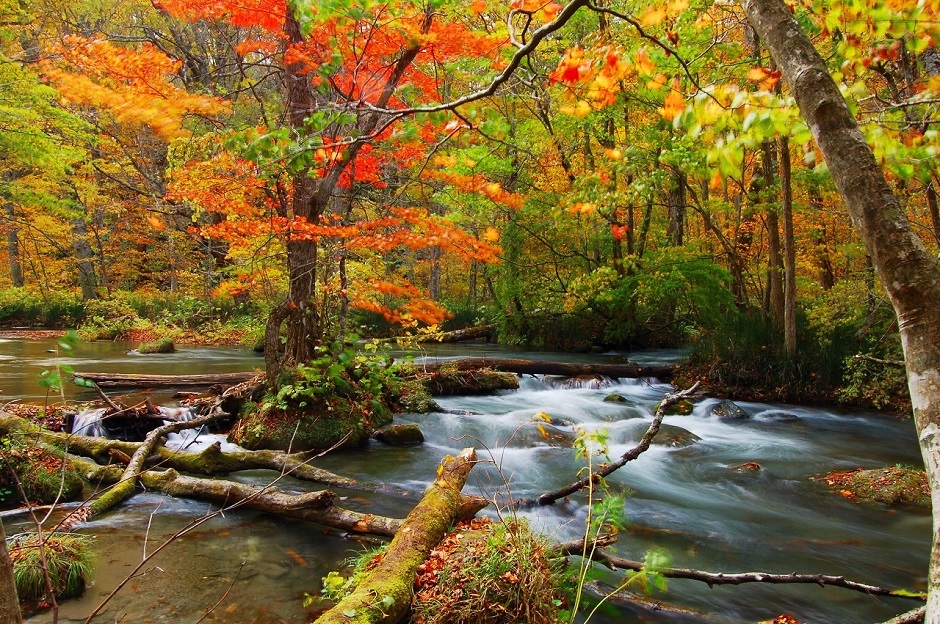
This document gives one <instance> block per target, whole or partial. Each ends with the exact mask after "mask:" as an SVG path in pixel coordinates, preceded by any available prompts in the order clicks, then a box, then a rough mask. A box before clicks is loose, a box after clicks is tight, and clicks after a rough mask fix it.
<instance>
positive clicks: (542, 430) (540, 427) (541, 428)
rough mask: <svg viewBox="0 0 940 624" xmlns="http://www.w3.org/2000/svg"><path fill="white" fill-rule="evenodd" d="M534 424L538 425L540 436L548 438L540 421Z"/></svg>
mask: <svg viewBox="0 0 940 624" xmlns="http://www.w3.org/2000/svg"><path fill="white" fill-rule="evenodd" d="M535 426H536V427H538V429H539V433H541V434H542V438H543V439H545V440H547V439H548V432H547V431H545V427H543V426H542V423H539V424H537V425H535Z"/></svg>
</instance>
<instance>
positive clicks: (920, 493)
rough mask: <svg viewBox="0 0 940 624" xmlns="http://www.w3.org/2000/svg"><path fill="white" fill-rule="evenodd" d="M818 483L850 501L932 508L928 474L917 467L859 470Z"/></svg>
mask: <svg viewBox="0 0 940 624" xmlns="http://www.w3.org/2000/svg"><path fill="white" fill-rule="evenodd" d="M818 480H819V481H821V482H823V483H825V484H826V485H828V486H829V487H830V488H832V489H833V490H835V491H837V492H838V493H839V494H841V495H842V496H843V497H845V498H848V499H850V500H858V501H860V502H867V503H881V504H883V505H917V506H920V507H930V487H929V485H928V484H927V473H926V472H925V471H924V470H921V469H918V468H910V467H904V466H892V467H889V468H877V469H873V470H863V469H861V468H859V469H858V470H850V471H848V472H838V471H837V472H830V473H829V474H827V475H825V476H823V477H819V479H818Z"/></svg>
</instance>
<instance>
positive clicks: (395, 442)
mask: <svg viewBox="0 0 940 624" xmlns="http://www.w3.org/2000/svg"><path fill="white" fill-rule="evenodd" d="M373 437H374V438H375V439H376V440H378V441H379V442H381V443H383V444H388V445H389V446H416V445H418V444H422V443H423V442H424V434H423V433H421V429H419V428H418V425H405V424H399V425H389V426H388V427H384V428H382V429H379V430H378V431H376V432H375V433H374V434H373Z"/></svg>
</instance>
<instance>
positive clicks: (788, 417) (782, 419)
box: [760, 410, 803, 423]
mask: <svg viewBox="0 0 940 624" xmlns="http://www.w3.org/2000/svg"><path fill="white" fill-rule="evenodd" d="M760 418H761V420H767V421H770V422H775V423H795V422H802V420H803V419H802V418H800V417H799V416H797V415H796V414H791V413H790V412H783V411H777V410H772V411H769V412H764V413H763V414H761V415H760Z"/></svg>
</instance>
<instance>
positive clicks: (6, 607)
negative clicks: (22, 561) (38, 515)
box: [0, 521, 23, 624]
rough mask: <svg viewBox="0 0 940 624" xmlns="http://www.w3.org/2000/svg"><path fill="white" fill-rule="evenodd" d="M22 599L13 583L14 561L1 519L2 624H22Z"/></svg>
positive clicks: (0, 602)
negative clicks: (19, 597)
mask: <svg viewBox="0 0 940 624" xmlns="http://www.w3.org/2000/svg"><path fill="white" fill-rule="evenodd" d="M22 621H23V618H22V616H21V615H20V601H19V600H18V599H17V597H16V585H15V584H14V583H13V561H11V560H10V553H9V551H8V550H7V535H6V532H5V531H4V530H3V522H2V521H0V624H20V622H22Z"/></svg>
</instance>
